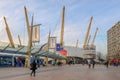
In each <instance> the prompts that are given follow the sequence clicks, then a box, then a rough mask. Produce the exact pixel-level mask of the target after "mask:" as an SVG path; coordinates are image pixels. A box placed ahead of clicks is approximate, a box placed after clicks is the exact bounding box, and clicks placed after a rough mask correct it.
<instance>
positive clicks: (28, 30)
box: [24, 6, 30, 46]
mask: <svg viewBox="0 0 120 80" xmlns="http://www.w3.org/2000/svg"><path fill="white" fill-rule="evenodd" d="M24 12H25V18H26V25H27V32H28V46H29V45H30V44H29V41H30V40H29V39H30V25H29V20H28V15H27V9H26V7H25V6H24Z"/></svg>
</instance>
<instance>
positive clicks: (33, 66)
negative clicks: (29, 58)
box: [30, 60, 37, 77]
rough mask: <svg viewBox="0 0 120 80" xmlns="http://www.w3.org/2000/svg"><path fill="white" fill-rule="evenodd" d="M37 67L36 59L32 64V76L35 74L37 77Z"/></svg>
mask: <svg viewBox="0 0 120 80" xmlns="http://www.w3.org/2000/svg"><path fill="white" fill-rule="evenodd" d="M36 69H37V64H36V62H35V60H34V61H33V63H32V64H31V70H32V72H31V74H30V75H31V76H32V74H34V77H35V70H36Z"/></svg>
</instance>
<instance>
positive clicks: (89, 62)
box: [87, 59, 91, 68]
mask: <svg viewBox="0 0 120 80" xmlns="http://www.w3.org/2000/svg"><path fill="white" fill-rule="evenodd" d="M87 61H88V66H89V68H91V61H90V60H89V59H88V60H87Z"/></svg>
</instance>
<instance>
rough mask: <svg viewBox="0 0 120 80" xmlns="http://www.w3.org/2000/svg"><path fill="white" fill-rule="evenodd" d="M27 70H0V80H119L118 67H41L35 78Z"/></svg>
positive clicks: (119, 71)
mask: <svg viewBox="0 0 120 80" xmlns="http://www.w3.org/2000/svg"><path fill="white" fill-rule="evenodd" d="M30 72H31V71H30V70H29V69H28V68H0V80H120V67H118V68H117V67H113V66H110V67H109V68H106V67H105V66H103V65H96V66H95V68H94V69H92V68H91V69H89V68H88V66H87V65H84V66H83V65H71V66H69V65H64V66H55V67H52V66H51V67H41V68H39V69H37V73H36V76H35V77H31V76H30Z"/></svg>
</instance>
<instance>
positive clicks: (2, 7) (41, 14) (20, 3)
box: [0, 0, 120, 54]
mask: <svg viewBox="0 0 120 80" xmlns="http://www.w3.org/2000/svg"><path fill="white" fill-rule="evenodd" d="M24 6H26V8H27V11H28V17H29V22H31V18H32V15H33V14H34V24H42V25H41V27H40V44H44V43H46V42H47V36H48V33H49V31H50V30H51V35H52V36H57V42H58V43H59V41H60V28H61V17H62V8H63V6H65V33H64V34H65V35H64V43H65V45H70V46H75V44H76V41H77V39H79V47H83V43H84V39H85V36H86V32H87V28H88V24H89V21H90V17H91V16H93V22H92V26H91V31H90V35H91V40H90V43H91V41H92V39H93V36H94V32H95V29H96V27H98V28H99V31H98V33H97V36H96V39H95V43H94V44H95V45H96V46H97V51H100V52H102V53H103V54H106V53H107V31H108V30H109V29H110V28H111V27H112V26H113V25H114V24H115V23H117V22H118V21H119V20H120V0H0V41H5V42H9V41H8V38H7V34H6V31H5V24H4V20H3V16H6V19H7V22H8V25H9V28H10V31H11V33H12V36H13V39H14V42H15V43H18V37H17V36H18V34H19V35H20V37H21V40H22V43H23V44H26V43H27V28H26V22H25V15H24Z"/></svg>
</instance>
